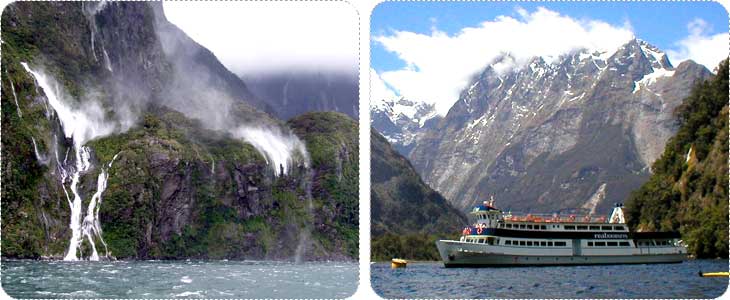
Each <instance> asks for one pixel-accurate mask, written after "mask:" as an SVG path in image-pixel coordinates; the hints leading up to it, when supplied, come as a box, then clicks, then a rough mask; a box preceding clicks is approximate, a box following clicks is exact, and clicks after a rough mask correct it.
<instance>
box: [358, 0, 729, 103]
mask: <svg viewBox="0 0 730 300" xmlns="http://www.w3.org/2000/svg"><path fill="white" fill-rule="evenodd" d="M727 30H728V15H727V11H726V10H725V8H724V7H723V6H722V5H720V4H719V3H715V2H383V3H381V4H379V5H378V6H377V7H375V9H374V10H373V13H372V15H371V67H372V69H373V70H374V71H375V72H374V73H373V74H371V87H372V89H371V96H372V98H373V99H374V100H375V101H378V100H383V99H390V98H395V97H406V98H409V99H411V100H414V101H423V102H428V103H434V104H436V109H437V111H439V113H442V114H443V113H445V112H446V111H448V109H449V108H450V107H451V105H452V104H453V103H454V102H455V101H456V100H457V99H458V94H459V92H460V91H461V90H462V89H463V88H465V87H466V85H467V84H468V83H469V78H470V77H471V76H472V75H473V74H474V73H476V72H478V71H479V70H482V69H483V68H484V66H485V65H487V64H489V63H490V62H491V61H492V60H493V59H494V58H496V57H497V56H498V55H500V53H505V52H509V53H510V54H512V55H513V56H514V57H516V60H515V61H514V63H511V64H508V65H505V66H502V67H500V68H503V70H510V69H514V68H518V67H519V66H521V65H522V64H523V63H525V62H526V61H528V60H529V58H531V57H534V56H542V57H544V58H546V59H548V60H550V59H555V58H557V57H559V56H560V55H562V54H564V53H567V52H570V51H573V50H575V49H580V48H587V49H590V50H591V51H599V52H603V53H605V54H606V55H608V56H610V54H612V53H613V52H614V51H615V50H616V49H617V48H618V47H620V46H621V45H623V44H625V43H626V42H628V41H629V40H630V39H631V38H632V37H634V36H635V37H637V38H639V39H642V40H644V41H647V42H649V43H650V44H653V45H654V46H657V47H658V48H659V49H661V50H662V51H664V52H665V53H666V54H667V56H668V57H669V59H670V61H671V62H672V64H674V65H675V66H676V65H678V64H679V63H680V62H682V61H684V60H687V59H692V60H694V61H695V62H698V63H700V64H704V65H705V66H706V67H708V69H710V70H712V69H713V68H714V67H715V66H716V65H717V63H719V62H720V60H721V59H723V58H726V57H727V55H728V34H727ZM606 57H607V56H606Z"/></svg>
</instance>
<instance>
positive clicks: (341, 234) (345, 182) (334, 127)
mask: <svg viewBox="0 0 730 300" xmlns="http://www.w3.org/2000/svg"><path fill="white" fill-rule="evenodd" d="M287 124H289V126H290V127H291V128H292V130H293V131H294V132H295V133H296V134H297V136H300V137H302V139H303V140H304V142H305V143H306V145H307V149H308V150H309V155H310V157H311V160H312V166H313V167H312V172H313V173H312V174H311V175H312V179H313V181H312V187H311V192H312V197H313V199H314V201H313V207H311V209H312V215H313V216H314V220H313V221H314V222H313V228H312V229H313V230H312V235H313V237H314V238H315V240H316V241H317V242H318V243H320V244H321V245H323V247H325V250H326V251H328V252H335V253H337V252H341V253H344V254H347V255H349V257H351V258H356V257H357V254H358V241H359V240H358V239H359V235H358V224H359V210H358V207H359V202H358V199H359V182H360V181H359V176H360V167H359V162H358V160H359V159H360V150H359V149H360V148H359V144H360V143H359V134H358V123H357V122H356V121H355V120H353V119H351V118H349V117H348V116H346V115H344V114H341V113H336V112H310V113H306V114H302V115H300V116H297V117H296V118H293V119H291V120H289V122H287Z"/></svg>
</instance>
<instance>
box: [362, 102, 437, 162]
mask: <svg viewBox="0 0 730 300" xmlns="http://www.w3.org/2000/svg"><path fill="white" fill-rule="evenodd" d="M440 119H441V117H440V116H439V115H438V114H436V109H435V107H434V105H433V104H427V103H424V102H416V101H410V100H408V99H405V98H401V99H397V100H392V99H379V100H376V101H374V103H372V104H371V106H370V124H371V125H372V126H373V128H375V129H376V130H378V132H380V133H381V134H382V135H383V137H385V138H386V139H387V140H388V142H390V143H391V145H392V146H393V147H394V148H395V149H396V150H397V151H398V153H400V154H402V155H404V156H406V157H407V156H408V154H409V153H410V152H411V150H412V149H413V147H415V146H416V141H417V140H418V139H419V138H420V137H421V136H422V135H423V134H424V133H425V132H427V131H428V130H429V129H433V127H434V126H435V125H436V124H438V121H439V120H440Z"/></svg>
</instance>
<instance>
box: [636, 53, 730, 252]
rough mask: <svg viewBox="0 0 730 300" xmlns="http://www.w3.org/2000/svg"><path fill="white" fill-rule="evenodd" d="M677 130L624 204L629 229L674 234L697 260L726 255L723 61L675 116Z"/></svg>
mask: <svg viewBox="0 0 730 300" xmlns="http://www.w3.org/2000/svg"><path fill="white" fill-rule="evenodd" d="M675 114H676V117H677V121H678V122H679V125H680V127H679V130H678V131H677V134H676V135H675V136H674V137H672V138H671V139H670V140H669V142H668V143H667V145H666V148H665V150H664V153H663V154H662V156H661V157H660V158H659V159H658V160H657V161H656V162H654V164H653V166H652V170H653V175H652V176H651V178H650V179H649V181H648V182H647V183H645V184H644V185H643V186H642V187H641V188H639V189H638V190H636V191H634V192H633V193H632V194H631V196H630V198H629V200H628V201H627V211H628V220H627V222H629V224H630V226H632V227H634V228H635V229H638V230H643V231H649V230H678V231H680V233H681V234H682V238H683V240H684V241H685V242H686V243H687V245H688V247H689V252H690V253H691V254H693V255H695V256H696V257H700V258H702V257H727V256H728V61H727V60H725V61H724V62H722V63H721V64H720V65H719V66H718V68H717V75H715V76H714V77H713V78H711V79H708V80H705V81H703V82H700V83H698V84H697V85H696V86H695V87H694V88H693V89H692V92H691V93H690V95H689V97H687V98H686V99H685V100H684V102H683V103H682V104H681V105H680V106H679V107H677V109H676V111H675Z"/></svg>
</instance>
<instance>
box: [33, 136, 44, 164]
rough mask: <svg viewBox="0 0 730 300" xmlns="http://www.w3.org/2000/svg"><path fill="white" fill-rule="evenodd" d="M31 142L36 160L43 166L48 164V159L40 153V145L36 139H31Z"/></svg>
mask: <svg viewBox="0 0 730 300" xmlns="http://www.w3.org/2000/svg"><path fill="white" fill-rule="evenodd" d="M30 141H31V142H32V143H33V153H34V154H35V158H36V159H37V160H38V162H40V163H41V164H43V165H47V164H48V158H47V157H45V155H41V153H40V152H39V151H38V144H36V142H35V138H34V137H30Z"/></svg>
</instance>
